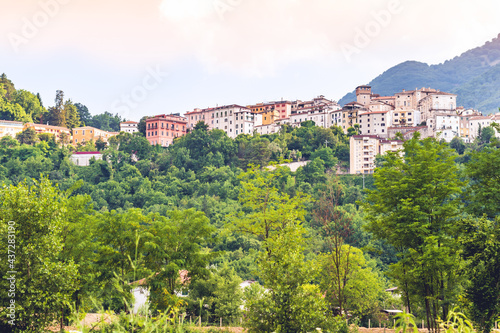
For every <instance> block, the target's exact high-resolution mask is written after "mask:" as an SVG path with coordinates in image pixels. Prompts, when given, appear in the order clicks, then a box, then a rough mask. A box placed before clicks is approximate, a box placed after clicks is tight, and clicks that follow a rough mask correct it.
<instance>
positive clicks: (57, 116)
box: [43, 90, 66, 127]
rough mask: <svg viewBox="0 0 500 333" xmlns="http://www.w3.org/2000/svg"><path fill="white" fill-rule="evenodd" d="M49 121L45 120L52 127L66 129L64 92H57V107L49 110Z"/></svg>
mask: <svg viewBox="0 0 500 333" xmlns="http://www.w3.org/2000/svg"><path fill="white" fill-rule="evenodd" d="M47 117H48V119H43V121H44V122H48V123H49V124H50V125H54V126H61V127H66V114H65V112H64V92H63V91H62V90H57V91H56V98H55V106H53V107H50V108H49V114H48V116H47Z"/></svg>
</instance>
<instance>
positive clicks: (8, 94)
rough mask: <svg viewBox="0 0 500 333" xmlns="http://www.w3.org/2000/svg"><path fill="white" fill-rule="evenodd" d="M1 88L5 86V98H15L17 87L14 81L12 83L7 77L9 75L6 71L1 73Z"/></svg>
mask: <svg viewBox="0 0 500 333" xmlns="http://www.w3.org/2000/svg"><path fill="white" fill-rule="evenodd" d="M0 88H3V89H4V90H5V98H6V99H7V100H8V101H12V100H13V97H14V96H13V95H14V93H15V92H16V88H15V87H14V83H12V81H11V80H9V79H8V78H7V75H5V73H2V75H0Z"/></svg>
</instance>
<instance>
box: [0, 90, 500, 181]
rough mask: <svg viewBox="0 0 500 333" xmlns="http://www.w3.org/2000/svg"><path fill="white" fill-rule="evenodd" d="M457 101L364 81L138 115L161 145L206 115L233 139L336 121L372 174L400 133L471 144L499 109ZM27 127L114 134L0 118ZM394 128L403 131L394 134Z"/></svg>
mask: <svg viewBox="0 0 500 333" xmlns="http://www.w3.org/2000/svg"><path fill="white" fill-rule="evenodd" d="M456 101H457V95H456V94H451V93H447V92H443V91H439V90H436V89H432V88H420V89H419V88H416V89H415V90H411V91H405V90H403V91H401V92H397V93H395V94H394V95H392V96H380V95H378V94H375V93H374V92H373V91H372V88H371V87H370V86H368V85H362V86H358V87H357V88H356V100H355V101H352V102H349V103H347V104H345V105H344V106H343V107H342V106H341V105H339V104H338V103H337V102H336V101H334V100H330V99H327V98H326V97H325V96H323V95H320V96H318V97H316V98H313V99H312V100H309V101H301V100H295V101H287V100H281V101H273V102H263V103H256V104H252V105H247V106H241V105H237V104H231V105H224V106H215V107H211V108H205V109H199V108H195V109H194V110H193V111H189V112H186V113H185V114H184V115H181V114H180V113H175V114H159V115H152V116H147V117H143V119H142V120H141V121H142V122H144V127H145V130H144V133H143V134H144V135H145V137H146V139H147V140H148V142H149V143H150V144H151V145H153V146H154V145H159V146H161V147H168V146H170V145H172V144H173V143H174V139H176V138H178V137H181V136H184V135H186V133H188V132H189V131H191V130H192V129H193V128H194V127H195V126H196V124H197V123H198V122H204V123H205V124H206V125H207V129H208V130H213V129H218V130H222V131H224V132H225V133H226V134H227V136H228V137H230V138H232V139H235V138H236V137H237V136H238V135H241V134H246V135H253V134H254V133H258V134H259V135H270V134H274V133H279V131H280V130H281V128H282V127H283V126H290V127H292V128H296V127H300V126H301V124H303V123H304V122H306V121H307V122H313V124H314V125H315V126H319V127H323V128H330V127H332V126H338V127H339V128H341V129H342V131H343V132H344V133H345V134H348V135H349V136H350V171H349V172H350V173H351V174H359V173H361V174H367V173H373V171H374V169H375V158H376V156H377V155H379V154H380V155H384V154H385V152H387V151H396V150H398V149H401V148H402V143H403V141H401V140H406V139H409V138H411V137H412V136H413V134H414V133H415V132H419V133H420V137H421V138H422V139H423V138H427V137H435V138H438V139H439V140H444V141H446V142H451V140H452V139H453V138H455V137H459V138H462V140H463V141H464V142H465V143H470V142H472V141H473V140H474V139H475V138H477V137H478V135H480V133H481V129H482V128H484V127H488V126H490V125H491V124H492V123H495V122H497V123H498V122H499V121H500V113H498V114H491V115H483V114H482V113H481V112H480V111H478V110H474V109H465V108H464V107H461V106H457V102H456ZM27 128H32V129H33V130H34V131H35V132H36V133H37V134H42V133H48V134H53V135H55V137H56V140H59V139H61V140H63V141H66V142H67V143H71V144H72V145H74V146H79V145H84V144H85V143H87V142H90V141H92V142H97V141H103V142H104V143H107V142H108V140H109V138H111V137H112V136H115V135H117V134H118V132H108V131H104V130H101V129H99V128H95V127H91V126H83V127H74V128H72V129H70V128H67V127H62V126H53V125H48V124H47V125H44V124H36V123H23V122H20V121H9V120H0V137H1V136H4V135H11V136H16V134H17V133H20V132H22V131H23V130H25V129H27ZM120 131H121V132H125V133H135V132H139V122H136V121H124V122H121V123H120ZM398 133H399V134H400V136H399V137H398V138H397V134H398ZM495 135H496V136H497V137H498V136H499V133H498V132H496V131H495ZM326 144H328V143H326ZM83 155H85V154H83ZM83 155H82V154H78V156H75V157H74V158H73V160H74V161H75V162H76V163H78V164H79V165H88V160H89V158H91V157H96V155H95V154H87V155H86V156H83ZM82 158H83V160H82ZM82 161H83V162H82ZM81 163H83V164H81Z"/></svg>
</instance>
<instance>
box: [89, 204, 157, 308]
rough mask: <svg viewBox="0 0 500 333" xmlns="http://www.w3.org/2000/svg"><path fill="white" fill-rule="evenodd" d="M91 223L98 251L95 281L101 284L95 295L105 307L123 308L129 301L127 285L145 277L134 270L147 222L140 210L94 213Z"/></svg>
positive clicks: (139, 257) (139, 256) (141, 247)
mask: <svg viewBox="0 0 500 333" xmlns="http://www.w3.org/2000/svg"><path fill="white" fill-rule="evenodd" d="M94 221H95V222H94V223H95V224H94V225H95V241H96V242H97V252H98V257H97V258H96V265H97V267H98V268H99V270H98V272H99V277H98V279H97V281H98V283H99V284H100V285H101V292H100V295H99V296H100V298H102V299H104V301H105V305H106V307H108V308H111V309H113V310H117V309H118V310H120V309H124V308H125V304H124V303H123V299H124V298H125V299H126V300H127V301H128V302H129V304H130V301H131V299H130V293H129V291H130V288H131V287H130V286H129V284H128V283H129V282H133V281H135V279H136V278H137V276H141V275H142V276H144V275H145V274H146V272H145V270H144V269H142V270H140V271H139V272H137V271H136V267H139V268H140V267H143V266H141V263H143V257H142V253H143V249H144V248H143V246H144V241H145V237H143V235H144V234H145V232H146V230H147V227H146V225H147V224H148V223H150V222H151V221H150V219H148V218H147V217H146V216H144V215H143V214H142V212H141V211H140V209H129V210H127V211H126V212H123V213H119V212H117V211H114V210H113V211H111V212H104V213H100V214H96V215H95V217H94Z"/></svg>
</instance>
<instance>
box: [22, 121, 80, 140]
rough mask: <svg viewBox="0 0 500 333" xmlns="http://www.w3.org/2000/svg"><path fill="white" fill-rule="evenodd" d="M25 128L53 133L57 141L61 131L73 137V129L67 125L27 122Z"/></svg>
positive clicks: (39, 132)
mask: <svg viewBox="0 0 500 333" xmlns="http://www.w3.org/2000/svg"><path fill="white" fill-rule="evenodd" d="M24 128H25V129H26V128H33V129H34V130H35V132H36V134H42V133H48V134H53V135H54V138H55V140H56V141H58V140H59V139H60V135H61V133H66V134H67V135H68V139H70V138H71V131H70V130H69V129H68V128H66V127H60V126H52V125H42V124H34V123H26V124H25V125H24Z"/></svg>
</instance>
